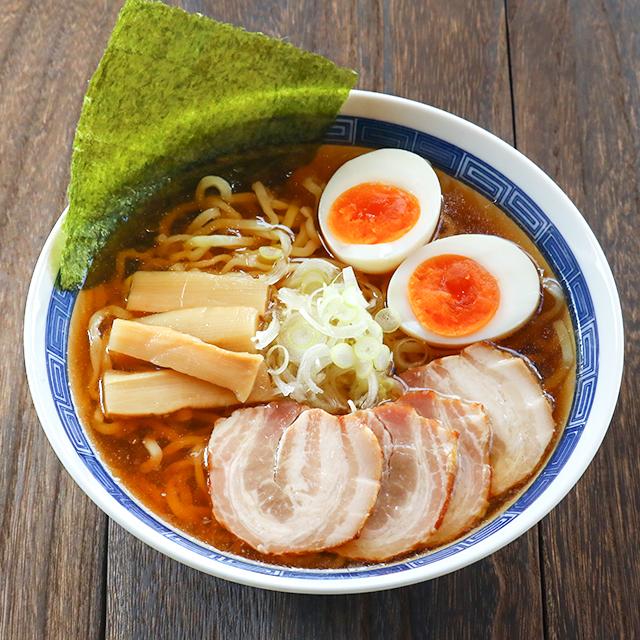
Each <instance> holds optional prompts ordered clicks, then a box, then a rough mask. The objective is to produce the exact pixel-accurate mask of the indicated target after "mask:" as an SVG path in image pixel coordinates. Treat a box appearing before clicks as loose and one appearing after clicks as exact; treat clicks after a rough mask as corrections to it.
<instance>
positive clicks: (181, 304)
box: [127, 271, 269, 314]
mask: <svg viewBox="0 0 640 640" xmlns="http://www.w3.org/2000/svg"><path fill="white" fill-rule="evenodd" d="M268 290H269V285H267V284H266V283H265V282H263V281H261V280H258V279H256V278H252V277H251V276H243V275H233V274H225V275H215V274H212V273H203V272H201V271H136V273H134V274H133V276H132V277H131V289H130V291H129V297H128V298H127V309H129V310H130V311H146V312H148V313H157V312H161V311H173V310H174V309H187V308H192V307H239V306H243V307H253V308H254V309H255V310H256V311H257V312H258V313H260V314H262V313H264V310H265V307H266V305H267V294H268Z"/></svg>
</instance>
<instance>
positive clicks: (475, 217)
mask: <svg viewBox="0 0 640 640" xmlns="http://www.w3.org/2000/svg"><path fill="white" fill-rule="evenodd" d="M365 151H366V150H365V149H359V148H354V147H341V146H329V145H326V146H323V147H321V148H320V150H319V152H318V154H317V155H316V157H315V159H314V161H313V162H312V163H311V164H309V165H307V166H305V167H302V168H300V169H297V170H296V171H295V172H294V173H293V174H292V175H291V176H290V177H289V178H288V179H287V180H286V181H285V182H284V184H281V185H276V186H275V187H274V189H275V191H276V193H277V194H278V195H279V197H282V198H284V199H289V200H295V201H297V202H299V203H300V204H307V205H313V204H314V201H313V197H312V196H311V195H310V194H309V192H308V191H307V190H306V189H305V188H304V187H302V181H303V180H304V179H305V178H306V177H308V176H314V177H315V178H316V179H318V180H320V181H322V182H326V180H328V178H329V177H330V176H331V175H332V173H333V172H334V171H335V170H336V169H337V168H338V167H339V166H340V165H342V164H343V163H344V162H346V161H347V160H349V159H350V158H352V157H355V156H357V155H360V154H361V153H363V152H365ZM438 177H439V179H440V183H441V186H442V192H443V198H444V206H443V214H442V219H441V224H440V227H439V229H438V232H437V235H438V237H443V236H447V235H453V234H458V233H489V234H494V235H498V236H501V237H503V238H507V239H509V240H513V241H515V242H516V243H518V244H519V245H520V246H521V247H522V248H523V249H524V250H525V251H527V252H528V253H529V254H530V255H531V256H532V257H533V259H534V260H535V261H536V263H537V264H538V266H539V267H540V269H541V270H542V271H543V272H544V275H545V276H546V277H554V275H553V273H552V271H551V269H550V267H549V265H548V264H547V262H546V261H545V259H544V258H543V256H542V255H541V254H540V252H539V251H538V249H537V248H536V246H535V245H534V244H533V242H532V241H531V240H530V239H529V238H528V237H527V236H526V234H525V233H524V232H523V231H522V230H521V229H520V228H519V227H518V226H517V225H516V223H514V222H513V221H512V220H510V219H509V218H508V217H507V216H506V215H505V214H504V213H503V212H502V211H501V210H500V209H499V208H498V207H496V206H495V205H494V204H492V203H491V202H489V201H488V200H487V199H486V198H484V197H483V196H481V195H480V194H478V193H477V192H475V191H474V190H473V189H471V188H469V187H467V186H466V185H464V184H462V183H460V182H459V181H457V180H455V179H453V178H451V177H450V176H448V175H446V174H444V173H442V172H440V171H438ZM328 255H329V254H328V253H327V252H326V251H325V250H324V249H322V248H321V249H320V250H319V251H318V252H316V254H314V256H315V257H323V256H324V257H327V256H328ZM373 280H374V281H375V284H377V285H378V286H380V287H381V288H382V289H383V290H384V289H385V287H386V280H385V278H384V277H381V278H378V279H377V280H376V279H373ZM123 290H124V286H123V283H122V282H121V281H114V280H112V281H111V282H108V283H106V284H104V285H100V286H98V287H95V288H93V289H88V290H84V291H82V292H81V293H80V294H79V295H78V299H77V302H76V305H75V309H74V312H73V318H72V323H71V329H70V337H69V371H70V378H71V385H72V391H73V396H74V400H75V404H76V407H77V408H78V411H79V414H80V418H81V420H82V422H83V424H84V425H86V426H87V427H88V428H87V431H88V433H89V435H90V436H91V439H92V441H93V444H94V445H95V447H96V449H97V451H98V452H99V454H100V457H101V458H102V460H103V461H104V463H105V464H106V466H107V467H108V468H109V470H110V471H111V473H113V475H114V476H115V477H116V478H117V479H118V480H119V481H120V482H121V483H122V484H123V485H124V487H125V488H126V489H127V490H128V491H130V492H131V494H133V495H134V496H135V497H136V498H138V499H139V500H140V501H141V502H142V503H143V504H144V505H145V506H146V507H147V508H149V509H150V510H151V511H153V512H154V513H156V514H157V515H158V516H160V517H161V518H163V519H164V520H165V521H167V522H169V523H170V524H171V525H173V526H175V527H177V528H178V529H181V530H183V531H185V532H186V533H187V534H190V535H192V536H193V537H195V538H197V539H199V540H201V541H203V542H205V543H208V544H210V545H212V546H213V547H215V548H217V549H219V550H221V551H227V552H231V553H234V554H237V555H240V556H243V557H246V558H253V559H259V560H263V561H266V562H269V563H274V564H283V565H291V566H301V567H310V568H311V567H313V568H337V567H341V566H351V565H357V564H361V563H357V562H353V561H349V560H346V559H344V558H341V557H340V556H338V555H337V554H333V553H329V552H325V553H313V554H306V555H302V556H278V557H274V556H265V555H263V554H260V553H258V552H257V551H255V550H254V549H252V548H251V547H249V546H248V545H246V544H245V543H243V542H242V541H241V540H239V539H238V538H236V537H235V536H234V535H233V534H231V533H229V532H228V531H227V530H226V529H224V528H223V527H222V526H221V525H219V524H218V523H217V522H216V520H215V519H214V518H213V515H212V513H211V504H210V499H209V495H208V493H207V490H206V481H205V473H206V472H205V471H204V462H203V455H202V450H203V449H204V446H205V445H206V443H207V441H208V439H209V436H210V434H211V429H212V425H213V423H214V421H215V419H216V418H217V417H220V416H222V415H224V412H212V411H191V410H187V411H180V412H177V413H175V414H172V415H169V416H163V417H148V418H130V419H121V420H119V421H117V426H118V428H119V431H118V432H117V433H115V434H107V433H103V432H101V430H102V431H104V430H105V429H104V427H101V423H100V421H98V420H96V419H95V418H94V416H95V414H96V411H98V412H99V411H100V404H99V401H98V400H97V399H94V398H93V397H92V396H91V394H90V393H89V385H90V379H91V363H90V358H89V345H88V339H87V325H88V321H89V318H90V317H91V315H92V314H93V313H94V312H95V311H97V310H98V309H101V308H102V307H104V306H105V305H107V304H117V305H121V306H124V298H123ZM552 303H553V300H552V297H551V296H550V295H549V294H548V293H546V292H545V293H544V295H543V299H542V301H541V305H540V309H539V311H538V313H537V314H536V315H535V316H534V317H533V318H532V319H531V320H530V321H529V322H528V323H527V324H526V325H525V326H524V327H522V328H521V329H520V330H519V331H517V332H516V333H515V334H513V335H511V336H510V337H508V338H506V339H504V340H500V341H498V344H499V345H501V346H504V347H507V348H510V349H513V350H514V351H516V352H518V353H520V354H522V355H523V356H526V357H527V358H528V359H529V360H530V361H531V362H532V363H533V365H534V366H535V367H536V369H537V371H538V372H539V374H540V376H541V378H542V381H543V384H545V389H546V391H547V393H548V394H549V396H550V397H551V398H552V400H553V403H554V411H553V417H554V420H555V424H556V432H555V435H554V439H553V441H552V443H551V444H550V446H549V448H548V451H547V454H546V456H544V459H543V460H542V461H541V462H540V465H539V467H538V469H539V468H541V467H542V466H543V465H544V464H545V462H546V460H547V459H548V456H549V455H550V454H551V452H552V451H553V449H554V448H555V445H556V443H557V441H558V439H559V437H560V435H561V432H562V429H563V428H564V424H565V422H566V420H567V417H568V414H569V410H570V407H571V402H572V399H573V391H574V386H575V366H574V367H573V368H572V369H571V370H570V371H569V372H568V374H567V375H566V377H565V378H564V379H563V380H561V381H560V382H559V383H554V384H549V382H551V383H553V382H554V379H558V374H559V368H560V367H561V361H562V357H561V349H560V346H559V341H558V337H557V334H556V331H555V329H554V326H553V323H554V322H555V321H557V320H563V321H564V322H565V323H567V326H571V322H570V319H569V312H568V309H567V307H566V304H564V303H563V307H562V309H561V310H560V312H559V313H558V314H554V316H553V317H551V318H550V317H549V314H546V313H545V311H546V310H548V309H549V307H550V306H551V305H552ZM572 349H573V351H574V354H575V345H574V344H573V337H572ZM454 352H455V351H454ZM447 353H452V351H436V350H433V349H431V350H430V355H431V357H439V356H441V355H445V354H447ZM118 366H119V367H120V368H123V369H127V368H131V366H133V367H135V363H130V362H127V361H121V362H118ZM110 428H111V425H108V424H107V429H110ZM150 433H151V434H154V436H155V437H158V438H159V441H160V442H163V440H162V438H163V436H162V434H164V438H165V440H164V442H169V441H174V440H176V439H178V438H181V437H183V436H189V440H188V442H189V443H190V446H189V448H184V449H179V450H177V451H175V452H174V453H173V454H172V455H169V456H165V459H163V464H162V466H161V468H160V469H159V470H156V471H148V472H146V473H145V472H144V471H143V470H141V465H142V466H143V465H144V462H145V461H146V460H147V459H148V457H149V455H148V453H147V450H146V448H145V447H144V445H143V443H142V440H143V438H144V437H145V435H147V434H150ZM198 467H199V468H198ZM536 475H537V470H536V471H535V472H534V473H533V474H532V475H531V477H530V478H529V479H528V480H527V481H525V482H523V483H522V485H521V486H520V487H518V488H516V489H514V490H513V491H511V492H510V493H509V495H507V496H503V497H501V498H500V499H499V500H497V501H494V503H492V505H491V507H490V509H489V511H488V513H487V515H486V516H485V518H484V520H483V522H480V523H479V524H478V526H481V525H482V524H483V523H484V522H486V521H487V520H488V519H490V518H492V517H494V516H495V514H496V513H497V512H499V511H501V510H503V509H504V508H506V507H507V506H508V504H510V503H511V502H513V500H514V499H516V498H517V496H518V495H520V493H521V492H522V491H523V490H524V489H525V488H526V487H527V486H528V485H529V484H530V482H531V481H532V480H533V478H534V477H535V476H536Z"/></svg>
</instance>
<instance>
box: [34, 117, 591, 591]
mask: <svg viewBox="0 0 640 640" xmlns="http://www.w3.org/2000/svg"><path fill="white" fill-rule="evenodd" d="M326 142H328V143H333V144H346V145H358V146H363V147H372V148H375V147H397V148H400V149H406V150H408V151H413V152H415V153H418V154H420V155H422V156H424V157H425V158H427V160H429V161H430V162H432V163H433V164H434V165H435V166H437V167H439V168H440V169H442V170H444V171H445V172H447V173H448V174H450V175H452V176H454V177H456V178H458V179H459V180H462V181H463V182H465V183H467V184H468V185H470V186H471V187H473V188H474V189H476V190H477V191H479V192H480V193H482V194H483V195H485V196H486V197H487V198H489V199H490V200H492V201H493V202H495V203H496V204H497V205H498V206H499V207H500V208H501V209H503V210H504V211H505V212H506V213H507V214H508V215H509V217H511V218H512V219H513V220H514V221H515V222H517V223H518V224H519V225H520V226H521V227H522V229H524V231H525V232H526V233H527V234H528V235H529V236H530V237H531V238H532V239H533V240H535V242H536V244H537V246H538V247H539V249H540V251H541V252H542V254H543V255H544V256H545V258H546V259H547V260H548V262H549V263H550V265H551V267H552V268H553V270H554V271H555V273H556V274H557V276H558V278H559V279H560V281H561V284H562V286H563V289H564V291H565V295H566V296H567V300H568V304H569V309H570V312H571V317H572V321H573V326H574V331H575V335H576V343H577V345H578V362H577V376H576V392H575V397H574V401H573V405H572V408H571V412H570V415H569V420H568V422H567V426H566V428H565V430H564V433H563V434H562V437H561V439H560V441H559V442H558V445H557V447H556V450H555V451H554V453H553V455H552V456H551V458H550V459H549V461H548V462H547V464H546V465H545V467H544V469H543V470H542V471H541V473H540V474H539V475H538V477H537V478H536V479H535V481H534V482H533V483H532V484H531V486H530V487H529V488H528V489H527V491H526V492H525V493H524V494H523V495H522V496H521V497H520V498H519V499H518V500H517V502H516V503H515V504H513V505H512V506H510V507H509V508H508V509H507V510H506V511H505V512H504V513H502V514H500V515H499V516H498V517H496V518H495V519H494V520H492V521H491V522H489V523H487V524H486V525H485V526H483V527H482V528H480V529H478V530H477V531H474V532H473V533H472V534H471V535H469V536H467V537H466V538H464V539H463V540H460V541H458V542H456V543H455V544H453V545H450V546H448V547H445V548H443V549H439V550H437V551H435V552H433V553H429V554H426V555H423V556H420V557H417V558H413V559H411V560H407V561H404V562H399V563H396V564H390V565H388V566H377V567H376V566H374V567H367V568H354V569H347V570H345V569H341V570H323V571H319V570H310V569H288V568H284V567H276V566H271V565H267V564H261V563H257V562H253V561H250V560H245V559H244V558H240V557H238V556H235V555H232V554H226V553H222V552H220V551H216V550H215V549H213V548H211V547H209V546H207V545H205V544H203V543H200V542H197V541H195V540H193V539H191V538H190V537H188V536H186V535H184V534H182V533H179V532H177V531H175V530H174V529H172V528H170V527H169V526H168V525H167V524H165V523H164V522H162V521H160V520H159V519H158V518H157V517H156V516H155V515H153V514H152V513H150V512H149V511H147V510H146V509H145V508H144V507H142V506H140V505H139V504H138V503H137V502H136V501H135V500H134V499H133V498H131V496H130V495H128V493H127V492H126V491H125V490H124V489H123V488H122V487H121V486H120V485H119V484H118V483H116V482H115V481H114V480H113V478H112V477H111V476H110V475H109V473H108V471H107V470H106V469H105V467H104V466H103V464H102V462H101V461H100V460H99V458H98V457H97V456H96V453H95V451H94V449H93V447H92V446H91V444H90V442H89V440H88V439H87V436H86V434H85V432H84V430H83V428H82V426H81V424H80V421H79V419H78V416H77V414H76V411H75V408H74V406H73V402H72V399H71V391H70V387H69V375H68V369H67V343H68V337H69V324H70V320H71V313H72V311H73V306H74V303H75V299H76V294H75V293H72V292H68V291H59V290H58V289H55V288H54V290H53V291H52V292H51V299H50V303H49V309H48V312H47V320H46V335H45V350H46V362H47V375H48V378H49V386H50V389H51V395H52V397H53V400H54V403H55V406H56V410H57V412H58V415H59V417H60V421H61V422H62V425H63V428H64V430H65V433H66V435H67V437H68V438H69V440H70V442H71V444H72V446H73V448H74V449H75V451H76V452H77V454H78V456H79V457H80V459H81V460H82V462H83V463H84V464H85V466H86V467H87V468H88V469H89V471H90V472H91V473H92V474H93V476H94V477H95V478H96V479H97V480H98V482H99V483H100V484H101V485H102V486H103V487H104V488H105V489H106V490H107V492H108V493H109V494H110V495H111V496H113V498H115V500H117V501H118V502H119V503H120V504H121V505H122V506H124V507H125V508H126V509H127V510H128V511H129V512H130V513H131V514H132V515H134V516H135V517H136V518H138V519H139V520H140V521H142V522H143V523H144V524H145V525H147V526H148V527H150V528H151V529H153V530H154V531H156V532H158V533H160V534H161V535H162V536H164V537H165V538H168V539H170V540H172V541H174V542H175V543H177V544H179V545H181V546H182V547H184V548H186V549H189V550H190V551H193V552H195V553H197V554H199V555H201V556H204V557H206V558H210V559H213V560H215V561H217V562H220V563H223V564H226V565H233V566H234V567H237V568H242V569H245V570H247V571H252V572H255V573H261V574H268V575H273V576H282V577H286V578H305V579H308V580H314V579H315V580H322V579H327V578H329V577H331V579H334V580H335V579H339V578H344V579H349V578H364V577H367V576H380V575H385V574H390V573H397V572H400V571H406V570H408V569H414V568H416V567H420V566H424V565H427V564H431V563H433V562H437V561H438V560H442V559H443V558H446V557H449V556H452V555H454V554H456V553H458V552H460V551H462V550H463V549H467V548H469V547H472V546H474V545H475V544H477V543H478V542H480V541H481V540H484V539H485V538H487V537H488V536H490V535H492V534H493V533H494V532H496V531H498V530H499V529H501V528H502V527H504V526H505V525H506V524H508V523H509V522H511V521H512V520H513V519H514V518H517V517H518V515H519V514H521V513H522V512H523V511H524V510H525V509H527V508H528V507H529V506H530V505H531V504H532V503H533V502H535V501H536V500H537V499H538V498H539V497H540V496H541V495H542V493H544V491H545V490H546V489H547V487H548V486H549V485H550V484H551V483H552V482H553V480H554V478H555V477H556V476H557V475H558V473H559V472H560V470H561V469H562V467H563V466H564V465H565V463H566V461H567V460H568V458H569V456H570V455H571V452H572V451H573V450H574V448H575V446H576V444H577V443H578V441H579V440H580V437H581V435H582V432H583V430H584V426H585V423H586V421H587V418H588V416H589V412H590V411H591V406H592V404H593V399H594V395H595V389H596V383H597V379H598V357H599V349H598V330H597V325H596V319H595V315H594V311H593V304H592V301H591V295H590V294H589V289H588V287H587V283H586V280H585V278H584V275H583V274H582V272H581V271H580V267H579V266H578V263H577V261H576V259H575V257H574V255H573V253H572V252H571V250H570V249H569V246H568V245H567V243H566V242H565V240H564V238H563V237H562V235H561V234H560V232H559V231H558V229H556V227H555V226H554V225H553V224H552V222H551V221H550V220H549V218H548V217H547V216H546V215H545V213H544V212H543V211H542V210H541V209H540V207H538V206H537V205H536V203H535V202H534V201H533V200H532V199H531V198H530V197H529V196H528V195H527V194H526V193H524V192H523V191H522V189H520V188H519V187H518V185H516V184H514V183H513V182H511V181H510V180H509V179H508V178H507V177H506V176H504V175H503V174H502V173H500V172H499V171H496V170H495V169H493V168H492V167H491V166H490V165H488V164H487V163H486V162H484V161H482V160H480V159H479V158H477V157H475V156H473V155H471V154H470V153H467V152H466V151H465V150H464V149H461V148H460V147H457V146H455V145H452V144H450V143H449V142H445V141H444V140H440V139H438V138H436V137H434V136H431V135H427V134H425V133H421V132H419V131H416V130H414V129H410V128H407V127H403V126H400V125H395V124H389V123H387V122H382V121H379V120H371V119H369V118H359V117H352V116H339V117H338V118H337V119H336V122H335V123H334V125H333V126H332V127H331V129H330V130H329V131H328V133H327V135H326Z"/></svg>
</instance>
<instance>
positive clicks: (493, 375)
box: [402, 343, 555, 496]
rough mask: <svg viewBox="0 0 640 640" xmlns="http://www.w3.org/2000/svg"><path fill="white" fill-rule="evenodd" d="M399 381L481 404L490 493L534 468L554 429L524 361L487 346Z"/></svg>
mask: <svg viewBox="0 0 640 640" xmlns="http://www.w3.org/2000/svg"><path fill="white" fill-rule="evenodd" d="M402 378H403V379H404V380H405V382H407V384H409V385H410V386H411V387H423V388H428V389H435V390H436V391H439V392H441V393H445V394H449V395H454V396H458V397H460V398H464V399H466V400H470V401H475V402H480V403H482V405H483V406H484V408H485V410H486V412H487V414H488V416H489V419H490V421H491V428H492V431H493V442H492V449H491V464H492V467H493V477H492V480H491V494H492V495H494V496H495V495H500V494H502V493H504V492H505V491H507V490H508V489H510V488H511V487H513V486H515V485H517V484H518V483H519V482H521V481H522V480H524V479H525V478H526V477H527V476H529V475H530V474H531V472H532V471H533V470H534V469H535V468H536V466H537V464H538V463H539V462H540V459H541V458H542V455H543V454H544V452H545V450H546V449H547V447H548V446H549V443H550V442H551V438H552V437H553V432H554V429H555V425H554V422H553V415H552V409H551V404H550V402H549V399H548V398H547V396H546V395H545V393H544V390H543V389H542V385H541V384H540V381H539V379H538V378H537V377H536V375H535V374H534V372H533V371H532V370H531V368H530V367H529V366H528V365H527V364H526V363H525V361H524V359H522V358H520V357H518V356H515V355H513V354H511V353H509V352H507V351H505V350H503V349H498V348H497V347H494V346H492V345H489V344H487V343H476V344H473V345H471V346H470V347H467V348H466V349H464V350H463V351H462V352H461V353H460V355H457V356H447V357H445V358H440V359H439V360H434V361H433V362H430V363H429V364H428V365H425V366H424V367H419V368H416V369H410V370H409V371H407V372H405V373H404V374H402Z"/></svg>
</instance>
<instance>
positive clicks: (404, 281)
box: [387, 233, 540, 347]
mask: <svg viewBox="0 0 640 640" xmlns="http://www.w3.org/2000/svg"><path fill="white" fill-rule="evenodd" d="M439 255H459V256H464V257H467V258H471V259H472V260H475V261H476V262H477V263H478V264H480V265H481V266H483V267H484V268H485V269H486V270H487V271H488V272H489V273H490V274H491V275H492V276H493V277H494V278H495V279H496V280H497V282H498V286H499V288H500V303H499V305H498V309H497V310H496V313H495V315H494V316H493V318H492V319H491V320H490V321H489V322H488V323H487V324H486V325H485V326H484V327H481V328H480V329H478V330H477V331H474V332H473V333H470V334H469V335H466V336H455V337H451V336H442V335H439V334H437V333H434V332H432V331H429V330H428V329H426V328H425V327H424V326H422V325H421V324H420V321H419V320H418V318H416V315H415V314H414V313H413V309H412V308H411V303H410V302H409V295H408V288H409V279H410V277H411V275H412V274H413V272H414V271H415V270H416V268H417V267H418V266H419V265H420V264H422V263H423V262H424V261H425V260H428V259H429V258H433V257H434V256H439ZM539 304H540V274H539V272H538V269H537V267H536V265H535V264H534V262H533V260H532V259H531V258H530V257H529V255H528V254H527V253H525V252H524V251H523V250H522V249H521V248H520V247H519V246H518V245H517V244H515V243H514V242H511V241H510V240H505V239H504V238H500V237H498V236H490V235H484V234H479V233H469V234H464V235H457V236H449V237H448V238H442V239H440V240H436V241H435V242H432V243H430V244H428V245H426V246H424V247H422V248H420V249H419V250H418V251H416V252H415V253H413V254H412V255H411V256H410V257H409V258H407V259H406V260H405V261H404V262H403V263H402V264H401V265H400V266H399V267H398V269H397V270H396V272H395V273H394V274H393V276H392V278H391V282H390V283H389V289H388V291H387V305H388V306H389V307H390V308H391V309H392V310H393V311H394V312H395V313H396V314H398V316H399V318H400V326H401V327H402V329H403V331H405V332H406V333H408V334H409V335H411V336H414V337H415V338H419V339H420V340H424V341H425V342H428V343H429V344H433V345H437V346H444V347H447V346H456V347H457V346H464V345H467V344H471V343H472V342H477V341H479V340H494V339H497V338H502V337H504V336H507V335H509V334H510V333H513V332H514V331H516V330H517V329H519V328H520V327H521V326H522V325H523V324H525V322H527V320H529V318H530V317H531V316H532V315H533V313H534V312H535V311H536V309H537V308H538V305H539Z"/></svg>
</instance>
